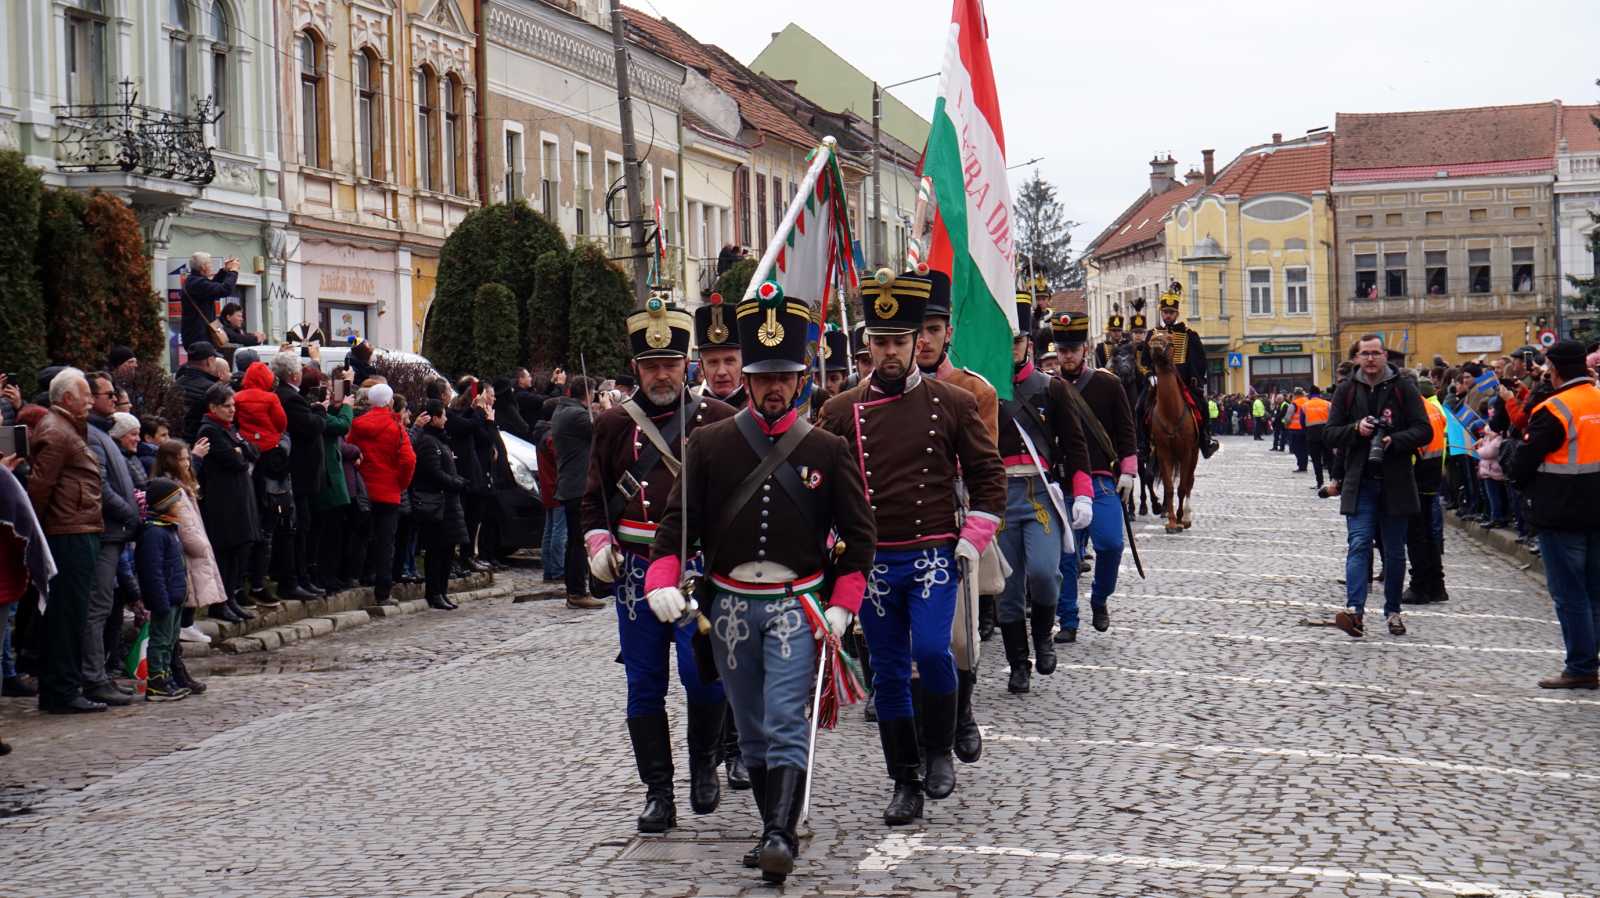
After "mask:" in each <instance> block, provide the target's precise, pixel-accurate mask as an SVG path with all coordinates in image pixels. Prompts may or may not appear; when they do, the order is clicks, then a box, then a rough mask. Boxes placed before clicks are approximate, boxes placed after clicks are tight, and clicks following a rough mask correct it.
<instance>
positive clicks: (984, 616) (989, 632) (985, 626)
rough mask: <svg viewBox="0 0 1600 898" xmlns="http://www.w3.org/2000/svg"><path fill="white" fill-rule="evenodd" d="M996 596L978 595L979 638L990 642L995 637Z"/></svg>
mask: <svg viewBox="0 0 1600 898" xmlns="http://www.w3.org/2000/svg"><path fill="white" fill-rule="evenodd" d="M994 603H995V599H994V596H978V639H980V640H981V641H983V642H988V641H989V640H990V639H993V638H994V627H995V610H994Z"/></svg>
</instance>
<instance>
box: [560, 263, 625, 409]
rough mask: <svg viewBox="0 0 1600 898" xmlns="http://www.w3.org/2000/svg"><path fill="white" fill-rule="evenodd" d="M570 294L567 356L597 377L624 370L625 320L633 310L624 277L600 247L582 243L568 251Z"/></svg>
mask: <svg viewBox="0 0 1600 898" xmlns="http://www.w3.org/2000/svg"><path fill="white" fill-rule="evenodd" d="M571 296H572V304H571V306H570V308H569V311H568V316H567V320H568V321H569V322H570V323H571V327H570V333H569V338H570V343H569V346H568V349H567V353H568V356H569V358H571V359H572V360H573V361H579V360H580V359H581V360H582V361H583V362H584V363H586V364H587V366H588V370H589V373H590V374H591V375H593V376H594V377H598V378H604V377H608V376H611V375H613V374H616V373H618V372H620V371H623V370H626V367H627V363H628V358H629V355H630V353H629V351H628V328H627V320H628V316H629V315H630V314H631V313H632V312H633V289H632V284H631V282H630V281H629V280H628V276H627V275H626V274H625V273H623V271H622V269H621V268H618V267H617V266H616V264H615V263H613V262H612V261H611V260H610V259H608V258H606V254H605V251H604V250H602V249H601V248H600V247H598V246H596V245H594V244H592V243H585V244H582V245H580V246H579V247H578V248H577V249H575V250H573V252H572V292H571Z"/></svg>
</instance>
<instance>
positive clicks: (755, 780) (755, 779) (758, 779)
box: [742, 764, 767, 870]
mask: <svg viewBox="0 0 1600 898" xmlns="http://www.w3.org/2000/svg"><path fill="white" fill-rule="evenodd" d="M748 770H749V772H750V792H751V795H752V797H754V798H755V800H756V810H757V811H758V812H760V814H761V823H762V834H761V835H759V836H756V844H755V845H754V846H752V847H751V848H750V850H749V851H746V852H745V853H744V858H743V859H742V862H743V864H744V865H745V866H746V867H749V868H750V869H752V870H754V869H756V868H757V867H759V866H761V845H762V843H763V842H764V841H766V838H765V837H766V832H765V829H766V822H767V768H766V767H764V766H762V765H759V764H753V765H751V766H750V767H749V768H748Z"/></svg>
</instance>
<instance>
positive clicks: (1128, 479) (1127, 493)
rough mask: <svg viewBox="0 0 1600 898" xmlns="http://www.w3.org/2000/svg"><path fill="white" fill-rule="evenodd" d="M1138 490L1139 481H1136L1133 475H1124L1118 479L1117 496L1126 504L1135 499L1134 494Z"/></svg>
mask: <svg viewBox="0 0 1600 898" xmlns="http://www.w3.org/2000/svg"><path fill="white" fill-rule="evenodd" d="M1138 488H1139V484H1138V481H1136V480H1134V478H1133V475H1132V474H1124V475H1122V476H1121V477H1118V478H1117V495H1118V496H1120V497H1121V498H1122V501H1123V502H1124V503H1126V502H1127V501H1128V500H1130V499H1132V498H1133V492H1134V490H1137V489H1138Z"/></svg>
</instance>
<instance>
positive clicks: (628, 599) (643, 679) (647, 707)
mask: <svg viewBox="0 0 1600 898" xmlns="http://www.w3.org/2000/svg"><path fill="white" fill-rule="evenodd" d="M623 557H624V558H625V559H626V560H627V565H626V570H625V571H624V572H623V578H622V582H620V583H618V584H617V588H616V592H617V601H616V606H617V637H618V639H619V641H620V642H621V644H622V653H621V655H620V656H619V657H618V660H620V661H621V662H622V666H623V668H624V669H626V670H627V672H628V716H629V717H644V716H646V715H650V714H663V713H665V712H666V710H667V677H668V675H669V674H668V665H669V663H670V662H669V660H668V656H669V655H671V653H672V649H673V647H674V646H675V647H676V648H677V654H678V681H679V682H681V683H682V684H683V691H684V693H685V694H686V695H687V696H688V698H689V704H691V705H700V704H717V705H720V704H722V703H723V702H724V701H726V700H727V699H726V696H725V695H724V694H723V690H722V684H721V683H703V682H701V681H700V669H699V668H698V667H696V666H695V663H694V644H693V642H691V640H692V638H693V637H694V627H693V626H678V625H676V624H664V623H662V622H661V621H659V620H656V616H655V613H654V612H652V611H651V610H650V605H649V603H648V602H646V601H645V599H644V572H645V569H646V568H648V567H649V566H650V562H649V561H648V560H647V559H646V558H645V557H644V556H643V555H638V554H635V553H633V552H624V553H623ZM946 629H947V630H948V627H946Z"/></svg>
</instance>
